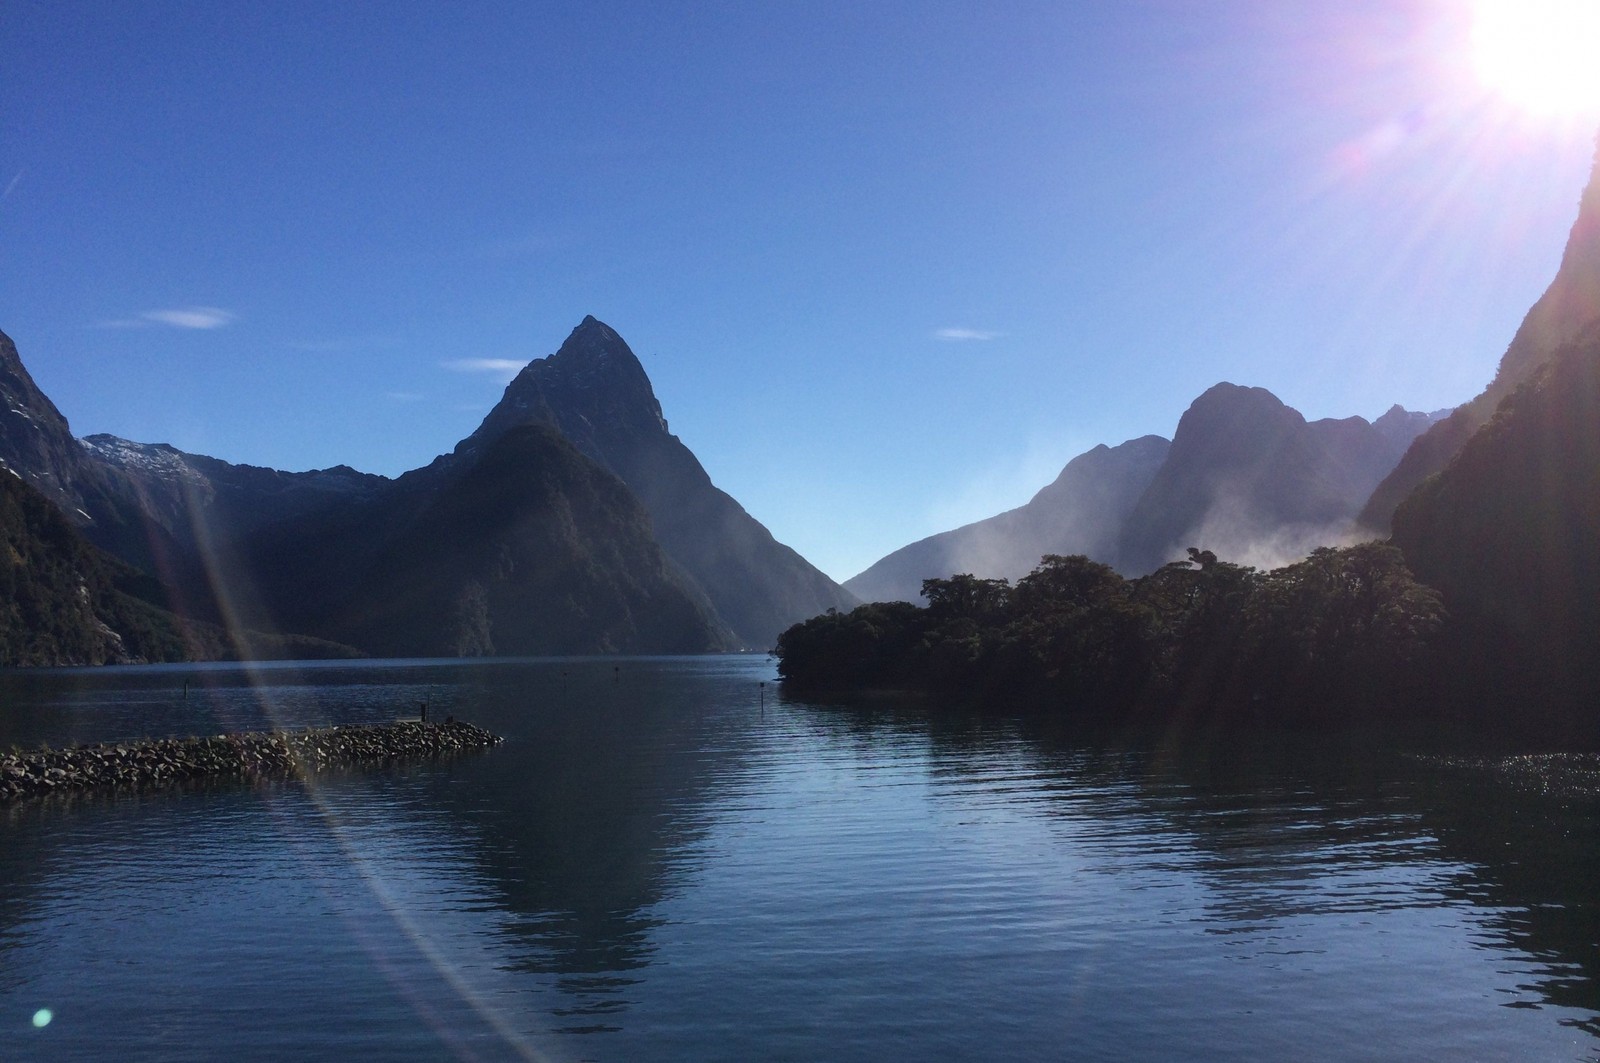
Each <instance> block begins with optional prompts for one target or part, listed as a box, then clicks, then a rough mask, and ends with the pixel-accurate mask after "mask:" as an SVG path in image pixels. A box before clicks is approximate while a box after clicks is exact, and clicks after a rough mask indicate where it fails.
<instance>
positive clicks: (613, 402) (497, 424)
mask: <svg viewBox="0 0 1600 1063" xmlns="http://www.w3.org/2000/svg"><path fill="white" fill-rule="evenodd" d="M524 424H547V425H553V426H555V427H556V428H557V429H559V430H560V431H561V433H562V434H563V435H565V436H566V437H567V438H568V439H569V440H570V441H571V442H572V443H573V444H574V445H576V446H577V448H578V449H579V450H580V451H582V452H583V453H584V454H586V455H588V456H589V457H591V458H594V459H595V460H597V461H599V462H600V463H601V464H602V465H606V464H607V462H606V460H605V457H604V454H605V452H606V450H607V449H608V447H607V446H606V445H605V444H604V442H603V440H605V439H609V438H611V437H612V436H614V435H615V434H616V433H618V432H621V433H623V434H625V435H645V436H648V435H655V434H660V435H666V434H668V429H667V422H666V419H665V418H664V417H662V416H661V403H660V402H659V401H657V399H656V394H655V389H654V388H652V387H651V386H650V377H649V376H648V375H647V374H646V373H645V371H644V366H643V365H641V364H639V359H638V358H637V357H636V356H635V355H634V353H633V351H632V350H631V349H629V347H628V344H627V342H626V341H625V340H624V339H623V338H622V337H621V336H619V335H617V332H616V330H615V329H613V328H612V327H611V326H610V325H607V324H606V323H605V322H603V321H601V320H599V319H598V318H596V317H594V316H593V315H592V314H591V315H589V316H587V317H585V318H584V319H583V320H582V321H581V322H579V324H578V327H577V328H575V329H573V330H572V332H571V333H569V334H568V336H567V338H566V340H565V341H563V342H562V344H561V346H560V348H559V349H557V351H556V352H555V353H554V354H551V355H547V356H545V357H543V358H536V359H534V360H533V361H531V362H529V363H528V364H527V366H526V367H524V368H523V370H522V372H520V373H518V374H517V377H516V379H515V380H513V381H511V383H510V384H509V385H507V387H506V392H505V395H504V396H503V397H502V398H501V399H500V402H499V403H498V404H497V405H496V406H495V408H494V409H493V410H491V411H489V415H488V416H487V417H485V418H484V420H483V423H482V424H480V425H479V426H478V429H477V431H475V432H473V433H472V435H471V436H469V437H468V438H467V439H465V440H463V441H462V443H461V446H460V447H458V448H457V449H458V451H459V450H461V449H462V448H465V450H466V451H468V452H476V451H477V450H478V449H479V448H481V447H483V446H486V445H487V444H489V443H491V442H493V441H494V440H495V439H497V438H499V436H500V435H502V434H503V433H504V432H506V431H507V430H509V429H511V428H513V427H516V426H518V425H524Z"/></svg>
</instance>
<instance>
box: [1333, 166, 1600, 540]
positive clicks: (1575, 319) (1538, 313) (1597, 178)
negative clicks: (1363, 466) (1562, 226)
mask: <svg viewBox="0 0 1600 1063" xmlns="http://www.w3.org/2000/svg"><path fill="white" fill-rule="evenodd" d="M1597 319H1600V140H1597V141H1596V145H1595V162H1594V169H1593V170H1592V171H1591V172H1590V175H1589V183H1588V185H1587V187H1586V188H1585V189H1584V191H1583V196H1582V198H1581V199H1580V200H1579V203H1578V217H1577V220H1576V221H1574V222H1573V223H1572V230H1571V232H1570V233H1569V234H1568V235H1567V246H1566V249H1565V250H1564V251H1563V252H1562V255H1561V266H1560V268H1559V269H1558V270H1557V271H1556V276H1555V279H1554V280H1552V281H1551V282H1550V286H1549V287H1548V288H1547V289H1545V292H1544V294H1543V295H1542V296H1540V297H1539V300H1538V302H1536V303H1534V304H1533V307H1532V308H1531V309H1530V310H1529V311H1528V313H1527V316H1526V317H1524V318H1523V319H1522V324H1521V326H1520V327H1519V328H1518V329H1517V332H1516V335H1515V336H1513V337H1512V339H1511V346H1509V347H1507V348H1506V353H1505V355H1504V356H1503V357H1502V358H1501V359H1500V366H1499V369H1498V370H1497V371H1496V372H1495V376H1494V380H1492V381H1491V382H1490V383H1489V386H1488V387H1487V388H1485V389H1484V391H1483V393H1482V394H1480V395H1478V396H1477V398H1475V399H1473V400H1472V401H1471V402H1469V403H1467V404H1465V405H1464V406H1461V407H1459V408H1458V409H1457V410H1456V411H1455V413H1454V414H1453V415H1452V416H1451V417H1450V418H1448V419H1447V420H1444V421H1441V422H1440V423H1439V424H1437V425H1435V426H1433V428H1431V429H1429V431H1428V432H1427V433H1426V434H1425V435H1423V436H1421V437H1420V438H1419V439H1418V440H1417V441H1416V442H1415V443H1414V444H1412V446H1411V448H1410V450H1408V451H1407V452H1406V454H1405V456H1404V457H1403V458H1402V459H1401V460H1400V463H1399V464H1398V465H1397V466H1396V467H1395V469H1394V471H1393V472H1391V473H1390V474H1389V475H1388V476H1387V477H1385V478H1384V480H1383V482H1382V483H1381V484H1379V485H1378V487H1377V489H1376V490H1375V491H1373V493H1372V497H1371V498H1370V499H1369V500H1368V501H1367V504H1366V505H1365V506H1364V507H1363V508H1362V510H1361V515H1360V521H1361V523H1362V524H1363V525H1364V526H1365V527H1367V528H1370V529H1373V530H1374V531H1375V532H1376V533H1378V534H1386V533H1387V532H1388V530H1389V524H1390V520H1391V518H1392V517H1393V516H1394V512H1395V507H1397V506H1398V505H1399V504H1400V501H1401V500H1402V499H1403V498H1405V497H1406V495H1408V494H1410V493H1411V492H1412V491H1413V490H1414V489H1415V488H1416V487H1417V486H1418V485H1419V484H1421V483H1422V482H1423V481H1424V480H1426V479H1427V478H1428V477H1430V476H1432V475H1434V474H1435V473H1437V472H1439V471H1440V470H1441V469H1443V468H1444V467H1445V466H1446V465H1447V464H1448V463H1449V461H1450V459H1451V458H1452V457H1454V456H1455V454H1456V452H1457V451H1459V450H1460V449H1461V448H1462V447H1463V446H1464V445H1465V444H1466V442H1467V440H1468V439H1470V438H1471V437H1472V434H1473V433H1474V432H1476V431H1477V430H1478V429H1479V428H1481V427H1482V426H1483V425H1484V424H1486V423H1488V421H1489V418H1490V417H1492V416H1493V415H1494V411H1495V407H1496V406H1497V405H1499V403H1500V400H1501V399H1503V398H1505V397H1506V396H1507V395H1509V394H1511V393H1512V392H1513V391H1514V390H1515V389H1516V388H1517V387H1518V386H1519V385H1520V384H1522V383H1523V382H1525V381H1527V380H1529V379H1531V378H1532V377H1533V375H1534V374H1535V373H1536V372H1537V371H1538V369H1539V367H1540V366H1542V365H1544V364H1545V363H1546V362H1548V361H1549V360H1550V358H1551V356H1552V355H1554V353H1555V352H1556V351H1557V350H1559V349H1561V348H1562V347H1563V346H1564V345H1565V344H1569V343H1572V342H1573V341H1575V340H1576V339H1577V338H1578V337H1579V336H1580V335H1581V334H1582V333H1583V332H1584V330H1585V329H1586V328H1587V327H1588V326H1589V325H1590V324H1591V323H1593V322H1594V321H1596V320H1597Z"/></svg>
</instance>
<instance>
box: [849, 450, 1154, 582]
mask: <svg viewBox="0 0 1600 1063" xmlns="http://www.w3.org/2000/svg"><path fill="white" fill-rule="evenodd" d="M1168 446H1169V443H1168V442H1167V440H1165V439H1163V438H1161V437H1160V436H1141V437H1140V438H1138V439H1130V440H1129V441H1127V442H1126V443H1123V444H1122V445H1120V446H1117V447H1108V446H1105V445H1104V444H1102V445H1100V446H1098V447H1095V448H1094V449H1093V450H1090V451H1087V452H1085V453H1083V454H1080V455H1078V456H1077V457H1076V458H1073V459H1072V460H1071V461H1069V462H1068V463H1067V465H1066V467H1065V468H1063V469H1062V470H1061V474H1060V475H1059V476H1057V477H1056V478H1055V480H1054V481H1053V482H1051V483H1050V484H1049V485H1047V486H1046V487H1044V488H1042V489H1041V490H1040V491H1039V493H1038V494H1036V495H1034V496H1033V498H1032V499H1030V500H1029V501H1028V503H1027V504H1026V505H1023V506H1019V507H1017V508H1016V509H1012V510H1007V511H1006V512H1004V513H1001V514H998V515H997V516H993V517H990V518H988V519H987V520H980V521H976V522H974V523H972V524H968V525H965V526H963V527H960V528H956V529H954V530H953V531H947V532H941V533H939V534H938V535H931V536H929V537H928V538H926V539H922V540H920V541H918V542H915V543H912V544H911V545H909V546H904V547H901V548H900V549H899V550H896V551H895V552H894V553H892V554H889V555H888V556H886V557H884V558H883V559H882V560H880V561H878V562H877V563H875V564H874V565H872V567H870V568H868V569H867V570H866V571H864V572H862V573H861V574H860V575H858V576H855V577H853V578H851V579H849V580H846V581H845V584H844V587H845V589H846V590H848V591H850V592H851V593H852V594H854V595H856V596H857V597H859V598H861V599H862V600H864V601H874V602H892V601H906V602H915V601H918V600H919V599H920V597H921V594H922V581H923V580H925V579H942V578H944V577H947V576H950V575H952V574H955V573H958V572H965V573H971V574H972V575H975V576H980V577H983V578H986V579H1012V580H1014V579H1017V578H1019V577H1021V576H1025V575H1027V574H1028V573H1029V572H1032V571H1033V569H1034V568H1035V567H1037V566H1038V564H1039V559H1040V558H1041V557H1043V556H1044V555H1045V554H1084V555H1087V556H1089V557H1092V558H1095V559H1097V560H1102V561H1111V560H1114V559H1115V555H1116V549H1117V543H1118V540H1119V538H1120V536H1121V535H1122V531H1123V524H1124V522H1125V521H1126V520H1127V516H1128V513H1129V511H1130V510H1132V509H1133V506H1134V503H1135V502H1137V501H1138V500H1139V496H1140V495H1142V494H1143V493H1144V490H1145V488H1146V487H1148V486H1149V484H1150V480H1151V478H1152V477H1154V476H1155V474H1156V470H1157V469H1158V468H1160V466H1161V462H1162V461H1163V460H1164V459H1165V458H1166V455H1167V448H1168Z"/></svg>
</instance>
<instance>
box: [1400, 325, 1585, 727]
mask: <svg viewBox="0 0 1600 1063" xmlns="http://www.w3.org/2000/svg"><path fill="white" fill-rule="evenodd" d="M1394 543H1395V544H1396V545H1397V546H1399V547H1400V549H1401V551H1402V552H1403V553H1404V554H1405V556H1406V561H1407V562H1408V563H1409V564H1410V565H1411V567H1412V569H1413V570H1414V571H1415V572H1416V574H1417V576H1418V578H1420V579H1422V580H1423V581H1424V582H1426V583H1428V584H1430V585H1432V586H1433V587H1436V588H1438V590H1439V591H1440V592H1441V593H1442V594H1443V595H1444V598H1445V604H1446V605H1447V606H1448V607H1449V609H1450V611H1451V613H1452V616H1453V619H1454V622H1455V625H1456V630H1457V633H1458V634H1457V640H1456V644H1455V646H1454V652H1455V657H1456V660H1455V667H1453V668H1452V669H1450V672H1451V673H1452V674H1453V675H1454V676H1456V677H1458V678H1460V679H1461V681H1462V682H1463V683H1464V684H1465V685H1466V687H1467V688H1468V689H1466V690H1464V691H1463V693H1464V694H1465V695H1467V696H1479V697H1481V696H1482V693H1483V689H1484V688H1486V687H1487V688H1488V689H1490V690H1492V691H1493V692H1494V695H1514V696H1504V697H1502V698H1500V700H1501V701H1502V702H1503V704H1501V705H1499V706H1497V709H1498V710H1500V711H1506V712H1509V711H1512V709H1511V707H1512V706H1517V707H1518V708H1517V710H1516V711H1519V712H1526V711H1529V710H1530V708H1531V707H1537V706H1538V705H1540V704H1541V703H1545V702H1548V703H1550V704H1551V705H1557V706H1561V705H1572V704H1578V705H1580V706H1582V708H1583V712H1584V715H1585V716H1586V718H1587V719H1589V720H1590V721H1591V722H1592V721H1593V719H1594V706H1595V704H1596V699H1597V698H1600V639H1597V638H1596V632H1597V631H1600V324H1596V325H1594V326H1591V327H1590V328H1589V329H1588V330H1586V331H1585V332H1584V333H1583V334H1582V335H1581V336H1580V338H1579V339H1578V340H1577V341H1575V342H1573V343H1570V344H1567V345H1565V346H1563V347H1561V348H1558V349H1557V351H1556V352H1555V353H1554V354H1553V355H1552V356H1551V357H1550V358H1549V359H1547V361H1546V362H1545V364H1544V365H1543V366H1541V367H1540V368H1538V369H1536V370H1534V371H1533V372H1532V375H1531V376H1530V377H1529V379H1528V380H1527V381H1525V382H1524V383H1523V384H1522V385H1521V386H1519V387H1518V388H1517V389H1516V390H1514V391H1513V392H1512V393H1511V394H1510V395H1509V396H1507V397H1506V398H1505V399H1504V400H1503V401H1502V402H1501V403H1500V406H1499V408H1498V409H1497V410H1496V412H1495V414H1494V416H1493V417H1492V418H1491V419H1490V420H1489V422H1488V423H1487V424H1485V425H1484V426H1483V427H1482V428H1481V429H1479V430H1478V431H1477V433H1475V434H1474V435H1473V436H1472V438H1471V439H1469V440H1468V441H1467V442H1466V443H1465V444H1464V445H1463V446H1462V448H1461V450H1460V451H1459V452H1458V453H1457V454H1456V455H1455V456H1454V458H1453V459H1452V460H1451V461H1450V462H1449V464H1448V465H1447V466H1446V467H1445V468H1444V469H1443V470H1441V471H1440V472H1439V473H1438V474H1437V475H1436V476H1434V477H1432V478H1430V479H1429V480H1427V481H1425V482H1424V483H1423V484H1422V485H1421V486H1419V487H1418V488H1417V489H1416V490H1415V491H1413V492H1412V494H1411V495H1410V496H1408V497H1407V498H1406V499H1405V500H1404V501H1403V502H1402V503H1401V504H1400V506H1399V507H1398V509H1397V510H1396V511H1395V515H1394Z"/></svg>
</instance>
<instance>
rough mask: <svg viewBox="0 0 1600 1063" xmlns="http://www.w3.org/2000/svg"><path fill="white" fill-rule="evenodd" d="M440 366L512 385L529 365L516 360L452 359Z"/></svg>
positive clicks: (441, 363)
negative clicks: (485, 376)
mask: <svg viewBox="0 0 1600 1063" xmlns="http://www.w3.org/2000/svg"><path fill="white" fill-rule="evenodd" d="M439 364H440V365H441V366H443V367H444V368H446V369H449V370H452V371H454V372H457V373H487V374H490V375H492V376H496V377H499V378H500V379H502V380H504V381H506V382H507V383H510V382H511V380H512V378H513V377H515V376H516V375H517V374H518V373H520V372H522V367H523V366H524V365H526V364H527V363H526V362H519V361H517V360H516V359H515V358H452V359H450V360H449V361H447V362H440V363H439Z"/></svg>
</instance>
